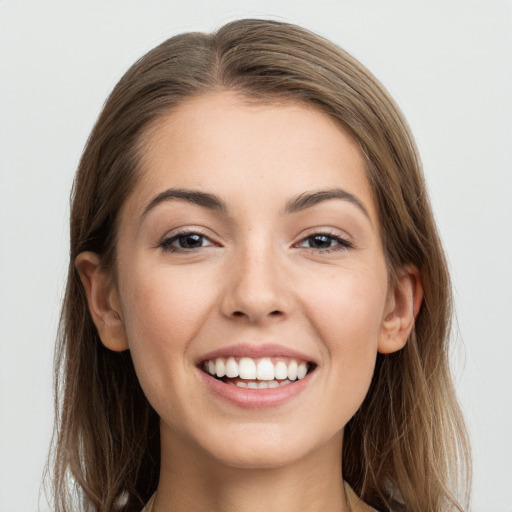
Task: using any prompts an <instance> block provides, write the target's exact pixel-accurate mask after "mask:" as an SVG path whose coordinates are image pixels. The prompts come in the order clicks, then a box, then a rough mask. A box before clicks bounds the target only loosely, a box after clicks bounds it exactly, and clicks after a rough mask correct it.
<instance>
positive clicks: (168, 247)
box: [159, 230, 354, 254]
mask: <svg viewBox="0 0 512 512" xmlns="http://www.w3.org/2000/svg"><path fill="white" fill-rule="evenodd" d="M192 235H197V236H198V237H200V238H201V239H203V240H207V241H208V242H209V244H208V245H206V246H201V247H194V248H183V247H180V248H178V247H174V246H173V245H172V244H173V243H175V242H176V241H178V240H179V239H180V238H186V237H188V236H192ZM317 237H324V238H328V239H330V242H331V243H332V241H334V242H336V245H334V246H329V247H324V248H315V247H305V248H306V249H311V250H312V251H314V252H316V253H322V254H325V253H329V252H334V251H343V250H347V249H352V248H353V247H354V245H353V244H352V242H350V241H349V240H347V239H346V238H342V237H340V236H338V235H335V234H334V233H328V232H327V233H325V232H318V233H312V234H311V235H308V236H306V237H304V238H302V239H301V240H300V241H299V242H297V243H295V244H294V245H293V247H297V248H299V247H301V244H302V243H304V242H306V241H308V240H310V241H311V240H313V239H314V238H317ZM212 246H217V247H218V244H216V243H215V242H213V241H212V240H211V239H210V238H209V237H208V236H206V235H205V234H203V233H201V232H200V231H198V230H183V231H180V232H178V233H175V234H174V235H172V236H170V237H168V238H166V239H164V240H162V242H160V244H159V247H161V248H162V249H163V250H164V251H167V252H172V253H184V254H186V253H192V252H196V251H198V250H200V249H202V248H204V247H212Z"/></svg>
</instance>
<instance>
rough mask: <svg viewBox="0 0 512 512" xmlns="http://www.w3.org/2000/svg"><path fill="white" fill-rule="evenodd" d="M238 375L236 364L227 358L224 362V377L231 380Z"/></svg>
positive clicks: (233, 360)
mask: <svg viewBox="0 0 512 512" xmlns="http://www.w3.org/2000/svg"><path fill="white" fill-rule="evenodd" d="M210 373H211V372H210ZM238 375H239V370H238V363H237V362H236V360H235V358H234V357H228V360H227V361H226V377H229V378H230V379H233V378H234V377H238Z"/></svg>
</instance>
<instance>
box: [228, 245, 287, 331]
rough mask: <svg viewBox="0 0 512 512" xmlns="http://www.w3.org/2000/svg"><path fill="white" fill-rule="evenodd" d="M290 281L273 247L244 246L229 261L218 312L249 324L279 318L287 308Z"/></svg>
mask: <svg viewBox="0 0 512 512" xmlns="http://www.w3.org/2000/svg"><path fill="white" fill-rule="evenodd" d="M290 284H291V283H288V284H287V272H286V265H285V264H284V262H283V261H282V257H280V256H279V255H278V254H277V251H275V250H272V248H271V247H268V246H267V247H266V248H264V247H259V248H252V249H251V248H249V247H248V248H246V249H245V250H243V251H240V253H239V254H236V255H235V256H234V258H233V260H232V261H230V266H229V269H228V271H227V272H226V281H225V287H224V290H225V291H224V296H223V300H222V313H223V314H224V315H225V316H226V317H229V318H232V319H233V318H239V319H240V320H241V321H242V320H245V321H247V322H249V323H252V324H262V323H267V322H273V321H278V320H279V319H283V318H285V317H286V316H287V315H288V314H289V312H290V307H291V301H290Z"/></svg>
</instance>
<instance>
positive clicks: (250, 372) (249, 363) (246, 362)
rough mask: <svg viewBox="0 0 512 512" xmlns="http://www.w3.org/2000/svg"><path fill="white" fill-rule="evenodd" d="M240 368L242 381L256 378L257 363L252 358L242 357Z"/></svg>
mask: <svg viewBox="0 0 512 512" xmlns="http://www.w3.org/2000/svg"><path fill="white" fill-rule="evenodd" d="M238 367H239V368H240V378H241V379H246V380H249V379H255V378H256V363H255V362H254V360H253V359H251V358H250V357H242V359H240V363H238Z"/></svg>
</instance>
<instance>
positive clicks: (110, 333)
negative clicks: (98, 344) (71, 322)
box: [75, 252, 128, 352]
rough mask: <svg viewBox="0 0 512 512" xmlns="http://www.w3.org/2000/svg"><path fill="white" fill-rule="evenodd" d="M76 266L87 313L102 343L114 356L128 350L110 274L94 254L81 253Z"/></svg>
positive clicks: (117, 299) (117, 298) (116, 295)
mask: <svg viewBox="0 0 512 512" xmlns="http://www.w3.org/2000/svg"><path fill="white" fill-rule="evenodd" d="M75 266H76V269H77V270H78V273H79V275H80V279H81V280H82V284H83V285H84V289H85V294H86V295H87V302H88V303H89V311H90V312H91V316H92V319H93V322H94V324H95V325H96V328H97V329H98V334H99V335H100V338H101V341H102V343H103V345H105V347H107V348H109V349H110V350H114V351H116V352H121V351H122V350H126V349H127V348H128V341H127V338H126V331H125V328H124V323H123V319H122V316H121V308H120V306H119V295H118V292H117V289H116V286H115V283H114V282H113V279H112V277H111V276H110V273H108V272H107V271H106V270H105V269H104V268H102V267H101V265H100V258H99V256H98V255H97V254H95V253H93V252H82V253H80V254H79V255H78V256H77V257H76V260H75Z"/></svg>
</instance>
